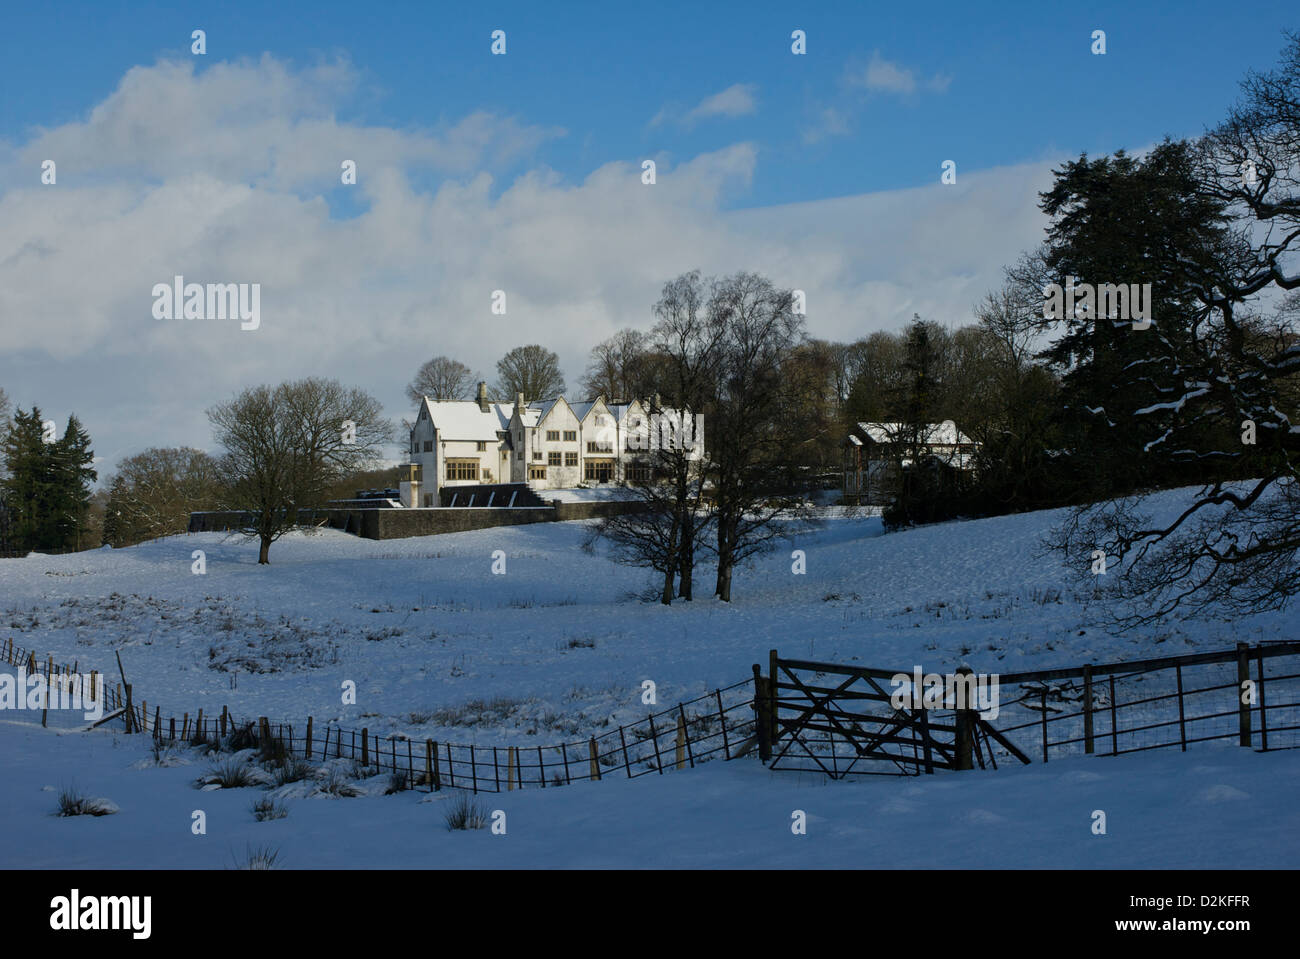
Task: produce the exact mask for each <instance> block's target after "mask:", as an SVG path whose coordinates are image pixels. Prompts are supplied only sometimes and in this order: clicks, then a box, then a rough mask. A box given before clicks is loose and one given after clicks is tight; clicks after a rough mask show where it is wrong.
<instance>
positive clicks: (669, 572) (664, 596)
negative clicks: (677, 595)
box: [659, 566, 673, 606]
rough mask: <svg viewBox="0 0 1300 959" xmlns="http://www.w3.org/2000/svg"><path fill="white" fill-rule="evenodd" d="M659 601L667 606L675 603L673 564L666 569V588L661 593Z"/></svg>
mask: <svg viewBox="0 0 1300 959" xmlns="http://www.w3.org/2000/svg"><path fill="white" fill-rule="evenodd" d="M659 602H661V603H663V604H664V605H665V606H671V605H672V604H673V568H672V567H671V566H669V567H668V568H667V569H665V570H664V589H663V592H662V593H660V594H659Z"/></svg>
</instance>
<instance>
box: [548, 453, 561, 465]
mask: <svg viewBox="0 0 1300 959" xmlns="http://www.w3.org/2000/svg"><path fill="white" fill-rule="evenodd" d="M546 465H547V466H559V465H560V454H559V453H547V454H546Z"/></svg>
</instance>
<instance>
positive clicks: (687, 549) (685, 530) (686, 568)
mask: <svg viewBox="0 0 1300 959" xmlns="http://www.w3.org/2000/svg"><path fill="white" fill-rule="evenodd" d="M678 553H679V555H680V557H681V558H680V563H679V567H678V570H677V581H678V588H677V595H678V596H680V597H682V599H685V600H687V601H688V602H689V601H690V599H691V583H692V580H693V578H694V577H693V575H692V574H693V573H694V571H695V524H694V518H693V517H692V516H691V515H690V514H689V513H688V514H687V515H686V516H685V517H683V519H682V542H681V546H680V547H679V549H678Z"/></svg>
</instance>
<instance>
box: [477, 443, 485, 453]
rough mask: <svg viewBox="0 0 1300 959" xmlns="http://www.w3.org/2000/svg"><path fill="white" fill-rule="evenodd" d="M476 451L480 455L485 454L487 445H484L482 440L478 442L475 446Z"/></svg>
mask: <svg viewBox="0 0 1300 959" xmlns="http://www.w3.org/2000/svg"><path fill="white" fill-rule="evenodd" d="M477 449H478V451H479V452H480V453H486V452H487V443H484V442H483V441H482V440H480V441H479V442H478V444H477Z"/></svg>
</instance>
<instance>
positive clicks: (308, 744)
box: [221, 713, 312, 759]
mask: <svg viewBox="0 0 1300 959" xmlns="http://www.w3.org/2000/svg"><path fill="white" fill-rule="evenodd" d="M311 722H312V718H311V717H310V716H308V717H307V758H308V759H311ZM225 724H226V714H225V713H222V714H221V725H222V727H223V728H224V727H225Z"/></svg>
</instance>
